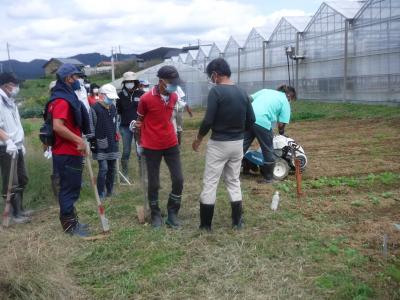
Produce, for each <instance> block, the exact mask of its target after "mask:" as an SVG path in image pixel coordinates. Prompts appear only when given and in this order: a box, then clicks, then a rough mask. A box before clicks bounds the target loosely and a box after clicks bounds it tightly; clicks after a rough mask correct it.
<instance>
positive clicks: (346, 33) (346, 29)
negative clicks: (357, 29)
mask: <svg viewBox="0 0 400 300" xmlns="http://www.w3.org/2000/svg"><path fill="white" fill-rule="evenodd" d="M349 25H350V21H349V20H346V21H345V23H344V60H343V62H344V66H343V68H344V70H343V101H346V100H347V65H348V60H347V59H348V52H349Z"/></svg>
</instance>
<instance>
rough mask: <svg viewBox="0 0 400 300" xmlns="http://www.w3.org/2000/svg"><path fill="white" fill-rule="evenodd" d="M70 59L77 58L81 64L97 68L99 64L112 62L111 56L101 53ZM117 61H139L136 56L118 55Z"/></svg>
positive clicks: (76, 56)
mask: <svg viewBox="0 0 400 300" xmlns="http://www.w3.org/2000/svg"><path fill="white" fill-rule="evenodd" d="M69 58H75V59H77V60H79V61H80V62H81V63H83V64H84V65H85V66H86V65H90V66H92V67H93V66H96V65H97V64H98V63H99V62H102V61H110V60H111V56H106V55H103V54H100V53H87V54H78V55H75V56H71V57H69ZM116 59H117V60H119V61H122V60H133V59H137V55H136V54H116Z"/></svg>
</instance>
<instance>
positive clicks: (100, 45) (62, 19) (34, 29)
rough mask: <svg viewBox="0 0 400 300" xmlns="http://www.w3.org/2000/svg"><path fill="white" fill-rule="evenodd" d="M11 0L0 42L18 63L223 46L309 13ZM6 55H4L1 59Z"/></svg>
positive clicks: (203, 2)
mask: <svg viewBox="0 0 400 300" xmlns="http://www.w3.org/2000/svg"><path fill="white" fill-rule="evenodd" d="M3 1H7V0H3ZM8 2H9V5H8V9H7V10H6V12H5V13H4V12H3V13H2V12H0V26H1V27H3V28H5V29H6V30H5V33H4V34H3V35H1V36H0V43H2V44H5V42H6V41H8V42H9V43H10V44H11V50H12V51H13V52H12V57H13V58H15V59H19V60H30V59H33V58H45V59H48V58H50V57H54V56H59V57H67V56H72V55H75V54H78V53H89V52H101V53H103V54H109V52H110V49H111V47H112V46H118V45H121V48H122V51H123V53H141V52H144V51H147V50H151V49H153V48H156V47H161V46H170V47H181V46H184V45H187V44H188V43H196V42H197V40H198V39H199V40H200V41H202V42H214V41H215V42H218V44H224V43H226V42H227V41H228V38H229V36H230V35H234V36H236V37H243V38H244V37H245V36H246V35H247V34H248V33H249V32H250V30H251V29H252V27H260V26H263V27H267V28H271V31H272V30H273V27H274V26H275V25H276V24H277V23H278V21H279V19H280V18H281V17H282V16H285V15H286V16H292V15H296V16H297V15H304V14H305V12H304V11H302V10H280V11H275V12H270V13H269V14H266V15H265V14H262V13H261V11H260V9H259V7H256V6H255V5H251V2H248V3H249V4H245V2H243V3H242V2H239V1H229V0H217V1H216V0H192V1H178V0H175V1H172V0H170V1H161V0H150V1H137V0H133V1H125V0H113V1H105V0H85V1H81V0H74V1H67V0H63V1H61V0H59V1H50V0H49V1H45V0H18V1H13V2H12V1H8ZM22 49H23V50H22ZM5 54H6V53H5V52H2V51H1V52H0V60H3V59H5Z"/></svg>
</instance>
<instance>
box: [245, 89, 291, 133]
mask: <svg viewBox="0 0 400 300" xmlns="http://www.w3.org/2000/svg"><path fill="white" fill-rule="evenodd" d="M251 98H253V103H252V105H253V110H254V115H255V116H256V124H257V125H259V126H261V127H264V128H266V129H273V128H274V127H275V126H276V123H277V122H280V123H286V124H288V123H289V121H290V104H289V101H288V99H287V98H286V95H285V93H282V92H278V91H275V90H268V89H263V90H260V91H258V92H256V93H254V94H253V95H251Z"/></svg>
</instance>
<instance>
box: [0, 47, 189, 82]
mask: <svg viewBox="0 0 400 300" xmlns="http://www.w3.org/2000/svg"><path fill="white" fill-rule="evenodd" d="M181 51H182V50H181V49H179V48H168V47H160V48H157V49H154V50H151V51H147V52H145V53H142V54H116V59H117V60H118V61H123V60H137V59H143V60H144V61H149V60H153V59H159V60H164V59H165V58H169V57H170V56H173V55H178V54H179V53H180V52H181ZM69 58H75V59H77V60H79V61H80V62H81V63H83V64H84V65H85V66H86V65H90V66H92V67H93V66H96V65H97V64H98V63H99V62H101V61H110V60H111V57H110V56H106V55H103V54H100V53H97V52H94V53H86V54H78V55H74V56H71V57H69ZM46 62H48V60H44V59H35V60H32V61H30V62H20V61H18V60H11V61H10V64H9V62H8V61H0V67H1V68H2V70H3V71H13V72H14V73H15V74H16V75H17V76H18V77H19V78H20V79H35V78H39V77H43V76H44V69H43V66H44V65H45V63H46ZM10 65H11V70H10ZM1 68H0V70H1Z"/></svg>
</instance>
